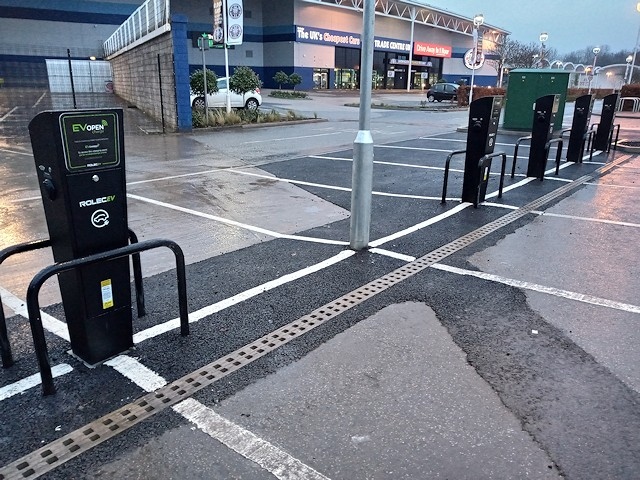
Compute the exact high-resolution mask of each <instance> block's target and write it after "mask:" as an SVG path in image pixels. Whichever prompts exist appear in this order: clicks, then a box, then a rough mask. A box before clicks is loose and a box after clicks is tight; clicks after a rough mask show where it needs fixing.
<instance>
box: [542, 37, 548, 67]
mask: <svg viewBox="0 0 640 480" xmlns="http://www.w3.org/2000/svg"><path fill="white" fill-rule="evenodd" d="M547 40H549V34H547V32H542V33H541V34H540V45H541V48H540V68H544V42H546V41H547Z"/></svg>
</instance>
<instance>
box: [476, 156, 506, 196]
mask: <svg viewBox="0 0 640 480" xmlns="http://www.w3.org/2000/svg"><path fill="white" fill-rule="evenodd" d="M495 157H502V167H501V168H500V186H499V187H498V198H502V187H503V186H504V173H505V170H506V168H507V154H506V153H504V152H496V153H491V154H489V155H485V156H484V157H482V158H481V159H480V161H479V162H478V172H479V175H478V178H479V179H480V181H479V182H478V195H476V198H475V201H474V202H473V207H474V208H478V203H479V201H478V197H479V196H480V184H481V183H482V169H483V168H484V167H485V166H487V164H489V163H490V161H491V159H493V158H495Z"/></svg>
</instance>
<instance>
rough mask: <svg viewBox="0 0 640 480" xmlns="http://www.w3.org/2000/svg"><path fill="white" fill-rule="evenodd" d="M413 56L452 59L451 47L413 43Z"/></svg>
mask: <svg viewBox="0 0 640 480" xmlns="http://www.w3.org/2000/svg"><path fill="white" fill-rule="evenodd" d="M413 54H414V55H424V56H427V57H440V58H451V47H450V46H448V45H436V44H435V43H424V42H413Z"/></svg>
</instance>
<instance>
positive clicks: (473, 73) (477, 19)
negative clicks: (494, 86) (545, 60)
mask: <svg viewBox="0 0 640 480" xmlns="http://www.w3.org/2000/svg"><path fill="white" fill-rule="evenodd" d="M483 23H484V15H483V14H481V13H478V14H477V15H476V16H475V17H473V64H472V65H471V88H470V89H469V105H471V102H472V101H473V82H474V81H475V77H476V68H477V63H478V28H480V25H482V24H483Z"/></svg>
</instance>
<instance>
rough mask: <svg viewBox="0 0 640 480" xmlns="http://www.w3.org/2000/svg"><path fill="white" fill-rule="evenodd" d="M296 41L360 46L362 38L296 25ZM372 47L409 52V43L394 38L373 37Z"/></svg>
mask: <svg viewBox="0 0 640 480" xmlns="http://www.w3.org/2000/svg"><path fill="white" fill-rule="evenodd" d="M296 41H297V42H301V43H315V44H316V45H332V46H336V47H353V48H360V45H361V43H362V40H361V38H360V35H359V34H358V33H349V32H341V31H338V30H327V29H325V28H317V27H307V26H302V25H296ZM373 42H374V49H375V50H381V51H386V52H410V51H411V43H409V42H406V41H404V40H398V39H395V38H385V37H375V39H374V41H373Z"/></svg>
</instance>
